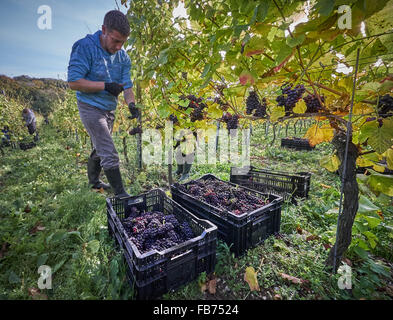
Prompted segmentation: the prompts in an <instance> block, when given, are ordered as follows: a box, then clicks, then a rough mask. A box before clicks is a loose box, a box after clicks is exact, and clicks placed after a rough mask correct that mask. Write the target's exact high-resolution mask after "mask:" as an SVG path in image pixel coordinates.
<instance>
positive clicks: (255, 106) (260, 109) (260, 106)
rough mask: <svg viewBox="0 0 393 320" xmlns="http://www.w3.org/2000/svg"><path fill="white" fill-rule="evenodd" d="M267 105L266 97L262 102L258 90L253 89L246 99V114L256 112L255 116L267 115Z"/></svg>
mask: <svg viewBox="0 0 393 320" xmlns="http://www.w3.org/2000/svg"><path fill="white" fill-rule="evenodd" d="M266 107H267V103H266V98H263V99H262V103H261V102H260V101H259V97H258V94H257V93H256V91H251V92H250V94H249V95H248V97H247V100H246V114H248V115H252V114H253V113H254V114H253V115H254V117H260V118H261V117H264V116H266Z"/></svg>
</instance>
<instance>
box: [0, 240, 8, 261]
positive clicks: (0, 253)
mask: <svg viewBox="0 0 393 320" xmlns="http://www.w3.org/2000/svg"><path fill="white" fill-rule="evenodd" d="M9 246H10V244H9V243H8V242H4V243H3V244H2V246H1V249H0V259H1V258H3V257H4V255H5V254H6V252H7V249H8V248H9Z"/></svg>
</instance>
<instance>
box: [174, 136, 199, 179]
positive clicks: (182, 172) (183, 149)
mask: <svg viewBox="0 0 393 320" xmlns="http://www.w3.org/2000/svg"><path fill="white" fill-rule="evenodd" d="M179 135H180V137H179ZM192 136H194V137H192ZM193 138H195V139H196V138H197V134H196V132H195V131H192V132H187V131H186V132H185V131H182V130H181V131H180V132H179V134H175V137H174V139H175V141H176V143H175V145H174V147H175V159H176V163H177V168H176V172H175V175H176V178H177V179H178V181H179V182H182V181H185V180H187V179H188V178H189V176H190V171H191V167H192V163H193V162H194V158H195V149H194V148H195V147H194V139H193Z"/></svg>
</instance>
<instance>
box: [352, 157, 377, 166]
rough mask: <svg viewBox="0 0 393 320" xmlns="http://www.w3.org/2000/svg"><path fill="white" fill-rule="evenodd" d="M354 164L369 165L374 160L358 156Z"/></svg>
mask: <svg viewBox="0 0 393 320" xmlns="http://www.w3.org/2000/svg"><path fill="white" fill-rule="evenodd" d="M356 165H357V166H358V167H371V166H373V165H374V162H372V161H370V160H367V159H365V158H363V157H359V158H357V159H356Z"/></svg>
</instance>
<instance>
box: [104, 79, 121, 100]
mask: <svg viewBox="0 0 393 320" xmlns="http://www.w3.org/2000/svg"><path fill="white" fill-rule="evenodd" d="M105 90H106V91H108V92H109V93H110V94H111V95H113V96H115V97H117V96H118V95H119V94H120V92H122V91H123V90H124V88H123V85H122V84H118V83H116V82H105Z"/></svg>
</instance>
